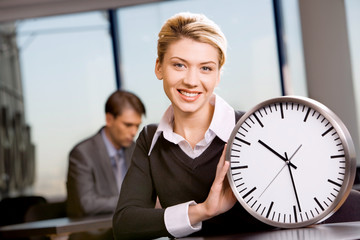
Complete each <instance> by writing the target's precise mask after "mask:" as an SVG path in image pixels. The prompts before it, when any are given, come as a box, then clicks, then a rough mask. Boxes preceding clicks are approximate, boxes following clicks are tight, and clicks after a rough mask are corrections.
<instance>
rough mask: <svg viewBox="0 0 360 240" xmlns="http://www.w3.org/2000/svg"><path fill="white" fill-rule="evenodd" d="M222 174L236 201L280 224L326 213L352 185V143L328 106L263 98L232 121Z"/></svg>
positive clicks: (297, 99)
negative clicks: (224, 171) (227, 169)
mask: <svg viewBox="0 0 360 240" xmlns="http://www.w3.org/2000/svg"><path fill="white" fill-rule="evenodd" d="M226 160H227V161H230V169H229V171H228V174H227V177H228V180H229V183H230V186H231V188H232V190H233V192H234V194H235V196H236V198H237V199H238V201H239V202H240V203H241V205H242V206H243V207H244V208H245V209H246V210H247V211H248V212H249V213H250V214H252V215H253V216H254V217H256V218H257V219H259V220H261V221H263V222H265V223H267V224H269V225H272V226H275V227H280V228H295V227H304V226H308V225H311V224H314V223H317V222H320V221H323V220H325V219H326V218H328V217H330V216H331V215H332V214H333V213H334V212H335V211H336V210H337V209H338V208H340V206H341V205H342V204H343V203H344V201H345V200H346V198H347V196H348V195H349V193H350V190H351V188H352V185H353V182H354V178H355V170H356V159H355V148H354V144H353V141H352V139H351V136H350V134H349V132H348V130H347V128H346V127H345V125H344V124H343V122H342V121H341V120H340V119H339V117H337V116H336V115H335V114H334V113H333V112H332V111H331V110H330V109H329V108H327V107H326V106H324V105H323V104H321V103H319V102H317V101H315V100H313V99H309V98H305V97H295V96H288V97H278V98H273V99H270V100H267V101H264V102H262V103H260V104H258V105H256V106H255V107H254V108H252V109H251V110H249V111H248V112H246V113H245V114H244V115H243V116H242V117H241V118H240V120H239V121H238V122H237V124H236V126H235V128H234V130H233V132H232V134H231V136H230V138H229V141H228V145H227V150H226Z"/></svg>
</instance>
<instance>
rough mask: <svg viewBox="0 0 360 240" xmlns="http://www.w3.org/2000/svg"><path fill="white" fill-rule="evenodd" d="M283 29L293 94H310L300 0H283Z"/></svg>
mask: <svg viewBox="0 0 360 240" xmlns="http://www.w3.org/2000/svg"><path fill="white" fill-rule="evenodd" d="M281 6H282V17H283V28H284V29H283V30H284V32H285V35H284V40H285V44H286V57H287V66H288V69H287V70H288V74H289V75H288V78H289V80H290V86H291V90H292V92H291V93H290V94H291V95H298V96H305V97H307V96H308V91H307V84H306V74H305V66H304V55H303V48H302V36H301V25H300V15H299V6H298V0H282V1H281Z"/></svg>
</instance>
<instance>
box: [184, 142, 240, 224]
mask: <svg viewBox="0 0 360 240" xmlns="http://www.w3.org/2000/svg"><path fill="white" fill-rule="evenodd" d="M226 146H227V145H225V147H224V150H223V153H222V155H221V157H220V160H219V163H218V165H217V167H216V176H215V179H214V182H213V184H212V186H211V189H210V192H209V195H208V197H207V199H206V200H205V202H203V203H199V204H197V205H192V206H189V219H190V223H191V225H195V224H197V223H199V222H201V221H204V220H207V219H210V218H212V217H215V216H217V215H219V214H221V213H224V212H226V211H228V210H229V209H231V208H232V207H233V206H234V205H235V203H236V201H237V199H236V197H235V196H234V194H233V192H232V189H231V187H230V185H229V182H228V180H227V178H226V173H227V171H228V169H229V167H230V162H229V161H225V153H226Z"/></svg>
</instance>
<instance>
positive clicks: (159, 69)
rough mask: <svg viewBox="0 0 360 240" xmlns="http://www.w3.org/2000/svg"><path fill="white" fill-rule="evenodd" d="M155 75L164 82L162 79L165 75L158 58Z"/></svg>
mask: <svg viewBox="0 0 360 240" xmlns="http://www.w3.org/2000/svg"><path fill="white" fill-rule="evenodd" d="M155 74H156V77H157V78H158V79H159V80H162V79H163V74H162V69H161V63H160V61H159V59H158V58H157V59H156V63H155Z"/></svg>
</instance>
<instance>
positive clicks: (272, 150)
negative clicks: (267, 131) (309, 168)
mask: <svg viewBox="0 0 360 240" xmlns="http://www.w3.org/2000/svg"><path fill="white" fill-rule="evenodd" d="M258 142H259V143H260V144H261V145H263V146H264V147H266V148H267V149H268V150H270V152H272V153H274V154H275V155H276V156H278V157H279V158H280V159H281V160H283V161H284V162H287V161H288V159H286V158H285V157H284V156H282V155H280V154H279V153H278V152H276V151H275V150H274V149H272V148H271V147H270V146H269V145H267V144H266V143H264V142H263V141H261V140H260V139H259V141H258ZM289 165H290V166H291V167H293V168H294V169H296V168H297V167H296V166H295V165H294V164H292V163H291V162H289Z"/></svg>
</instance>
